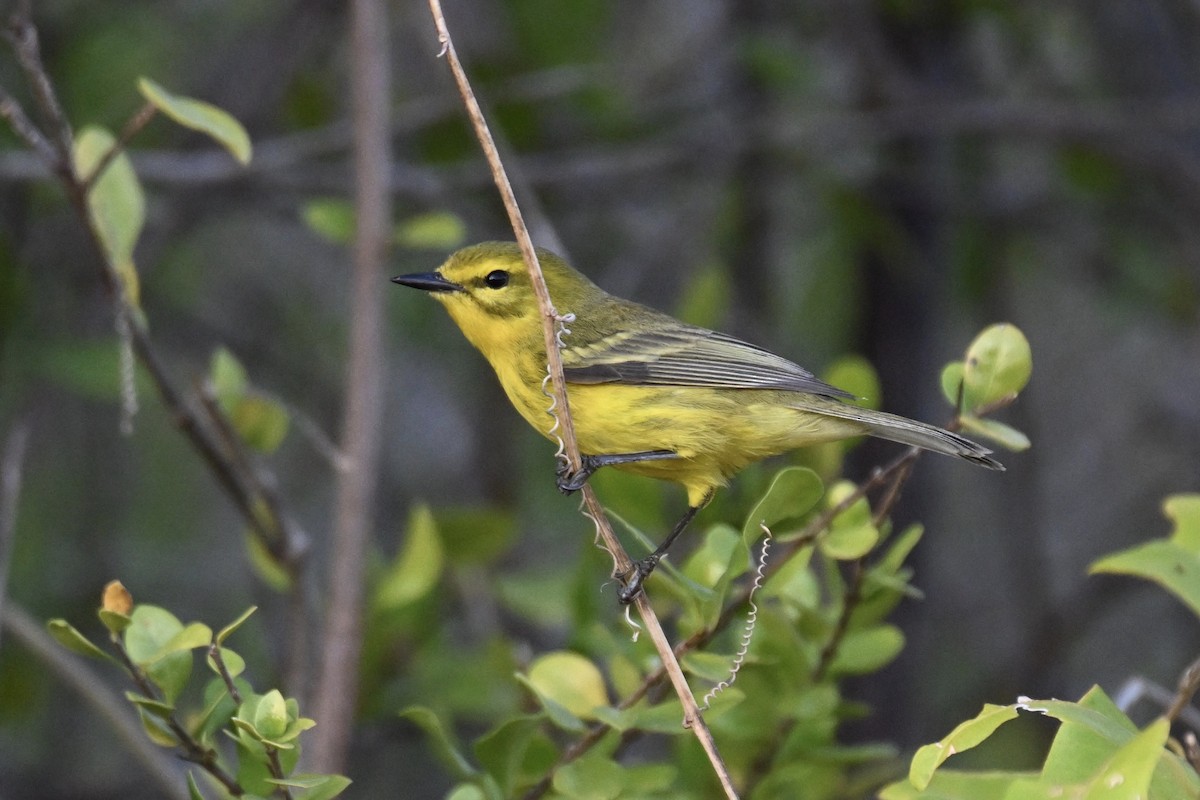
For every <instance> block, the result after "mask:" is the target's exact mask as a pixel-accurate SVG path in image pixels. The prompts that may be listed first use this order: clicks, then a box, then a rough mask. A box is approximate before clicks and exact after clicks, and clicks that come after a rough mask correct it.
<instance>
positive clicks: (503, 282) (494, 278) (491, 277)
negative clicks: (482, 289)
mask: <svg viewBox="0 0 1200 800" xmlns="http://www.w3.org/2000/svg"><path fill="white" fill-rule="evenodd" d="M483 282H484V283H485V284H487V286H488V288H490V289H503V288H504V287H505V286H508V272H506V271H505V270H502V269H494V270H492V271H491V272H489V273H488V274H487V276H486V277H484V279H483Z"/></svg>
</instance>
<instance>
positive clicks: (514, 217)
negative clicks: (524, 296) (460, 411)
mask: <svg viewBox="0 0 1200 800" xmlns="http://www.w3.org/2000/svg"><path fill="white" fill-rule="evenodd" d="M429 8H430V11H431V12H432V14H433V19H434V23H435V25H436V27H437V31H438V39H439V41H440V42H441V44H442V53H443V54H444V55H445V56H446V60H447V61H448V63H449V65H450V70H451V72H452V73H453V74H454V80H455V82H456V83H457V84H458V89H459V94H460V95H461V96H462V99H463V103H464V105H465V106H466V110H467V115H468V117H470V119H471V124H472V126H473V127H474V129H475V133H476V136H477V137H478V138H479V143H480V145H481V147H482V148H483V152H484V155H485V156H486V158H487V161H488V166H489V167H490V168H491V171H492V178H493V179H494V181H495V183H496V188H497V189H498V190H499V191H500V196H501V199H502V200H503V201H504V208H505V210H506V211H507V212H508V217H509V222H510V223H511V224H512V228H513V233H514V234H515V235H516V239H517V244H518V246H519V247H520V248H521V255H522V257H523V258H524V260H525V265H526V268H527V269H528V270H529V274H530V279H531V282H532V283H533V288H534V293H535V294H536V295H537V300H538V307H539V309H540V310H541V313H542V333H543V336H544V341H545V347H546V358H547V362H548V364H547V368H548V370H549V373H550V380H551V383H552V384H553V392H554V400H555V413H556V418H557V420H558V425H559V427H558V433H559V435H560V437H561V438H562V441H563V447H564V451H565V455H566V458H567V461H568V464H569V466H570V468H571V469H572V470H578V469H579V467H580V463H581V459H580V453H579V444H578V442H577V441H576V439H575V426H574V423H573V422H572V420H571V411H570V403H569V399H568V397H567V386H566V380H565V379H564V377H563V369H562V356H561V354H560V353H559V350H558V341H557V326H558V322H559V320H560V319H561V318H562V317H561V316H560V315H559V313H558V311H557V310H556V309H555V307H554V303H553V300H552V298H551V297H550V293H549V291H548V290H547V289H546V282H545V279H544V278H543V276H542V269H541V264H540V263H538V257H537V252H536V251H535V250H534V247H533V242H532V241H531V239H530V237H529V230H528V228H527V227H526V226H525V221H524V219H523V217H522V215H521V210H520V207H519V206H518V205H517V200H516V197H515V195H514V194H513V189H512V184H511V183H510V182H509V180H508V176H507V174H506V173H505V170H504V165H503V163H502V162H501V160H500V155H499V152H498V151H497V149H496V144H495V141H494V140H493V138H492V135H491V132H490V131H489V129H488V125H487V121H486V120H485V119H484V118H483V112H482V111H481V109H480V107H479V103H478V101H477V100H476V99H475V94H474V92H473V91H472V90H471V85H470V81H469V80H468V79H467V74H466V71H465V70H464V69H463V66H462V63H461V62H460V61H459V59H458V53H457V52H456V51H455V49H454V42H453V40H452V39H451V37H450V30H449V28H448V27H447V25H446V19H445V16H444V15H443V13H442V7H441V3H440V1H439V0H429ZM583 501H584V505H585V507H586V508H587V511H588V515H589V516H591V517H592V519H593V520H595V522H596V527H597V530H598V531H599V533H600V536H601V538H602V539H603V540H604V543H605V546H606V547H607V548H608V550H609V552H610V553H612V555H613V559H614V560H615V561H616V567H617V569H618V570H621V571H627V570H628V569H629V568H630V567H631V565H632V562H631V560H630V558H629V556H628V555H627V554H626V553H625V550H624V548H623V547H621V543H620V541H619V540H618V539H617V537H616V535H615V534H614V533H613V531H612V526H611V525H610V524H609V523H608V518H607V517H606V516H605V513H604V509H603V508H602V507H601V505H600V501H599V499H598V498H597V497H596V493H595V492H594V491H593V490H592V488H591V486H589V485H586V484H585V485H584V487H583ZM634 602H635V603H636V605H637V609H638V613H639V614H640V615H641V617H642V621H643V624H644V625H645V626H646V631H647V633H648V634H649V635H650V639H651V641H652V642H653V643H654V647H655V649H656V650H657V651H658V653H659V655H660V657H661V658H662V661H663V664H664V666H665V669H666V671H667V674H668V675H669V676H670V678H671V683H672V684H673V685H674V687H675V692H676V694H678V696H679V701H680V704H681V705H682V706H683V710H684V725H685V726H688V727H690V728H691V729H692V732H693V733H694V734H695V736H696V738H697V740H698V741H699V742H700V745H701V747H702V748H703V749H704V751H705V753H706V755H707V756H708V759H709V762H710V763H711V764H712V767H713V771H714V772H715V773H716V775H717V778H718V780H719V781H720V782H721V785H722V787H723V788H724V790H725V793H726V795H727V796H728V797H731V798H736V797H737V792H736V790H735V789H734V787H733V779H732V777H731V776H730V774H729V770H728V769H727V768H726V767H725V763H724V760H723V759H722V758H721V755H720V753H719V752H718V751H717V748H716V743H715V741H714V740H713V737H712V732H711V731H710V730H709V729H708V725H707V724H706V723H705V722H704V718H703V716H702V715H701V713H700V708H699V705H698V704H697V703H696V698H695V697H694V696H693V695H692V691H691V688H690V687H689V686H688V683H687V679H686V678H685V677H684V674H683V669H682V668H681V667H680V666H679V662H678V660H677V659H676V658H675V655H674V653H673V652H672V649H671V644H670V642H669V641H668V640H667V636H666V633H664V631H663V629H662V625H661V624H660V623H659V621H658V617H657V616H656V615H655V613H654V610H653V608H651V606H650V600H649V598H647V597H646V593H645V592H644V591H643V592H639V593H638V595H637V596H636V598H635V601H634Z"/></svg>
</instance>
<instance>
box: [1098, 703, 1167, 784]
mask: <svg viewBox="0 0 1200 800" xmlns="http://www.w3.org/2000/svg"><path fill="white" fill-rule="evenodd" d="M1170 732H1171V723H1170V721H1168V720H1166V719H1164V718H1159V719H1157V720H1155V721H1154V722H1152V723H1151V724H1150V725H1149V726H1147V728H1146V729H1145V730H1144V731H1142V732H1140V733H1139V734H1137V735H1136V736H1134V737H1133V738H1132V739H1131V740H1130V741H1129V742H1128V743H1127V744H1125V745H1124V746H1122V747H1121V748H1120V749H1119V750H1117V752H1116V753H1115V754H1114V755H1113V757H1112V758H1111V759H1110V760H1109V762H1108V763H1107V764H1105V765H1104V769H1102V770H1101V771H1100V772H1099V773H1098V774H1097V775H1096V776H1095V777H1094V778H1092V780H1091V781H1090V782H1089V783H1088V792H1087V797H1088V800H1144V798H1146V797H1148V796H1149V791H1150V779H1151V777H1153V775H1154V770H1155V768H1156V767H1157V766H1158V762H1159V757H1160V756H1161V755H1162V754H1163V746H1164V745H1165V744H1166V742H1167V736H1168V735H1169V734H1170Z"/></svg>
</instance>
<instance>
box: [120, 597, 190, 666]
mask: <svg viewBox="0 0 1200 800" xmlns="http://www.w3.org/2000/svg"><path fill="white" fill-rule="evenodd" d="M130 620H131V624H130V626H129V627H128V628H127V629H126V631H125V649H126V650H127V651H128V653H129V658H130V659H131V660H132V661H133V663H135V664H138V665H139V666H140V665H145V664H148V663H150V662H151V661H154V660H156V659H157V658H159V657H160V656H161V655H162V651H163V647H164V645H166V644H167V643H168V642H170V641H171V640H172V639H173V638H174V637H175V636H177V635H178V634H179V633H180V631H182V630H183V623H181V622H180V621H179V619H178V618H177V617H176V616H175V615H174V614H172V613H171V612H170V611H167V610H166V609H165V608H160V607H158V606H152V605H147V604H144V603H143V604H142V605H139V606H137V607H136V608H134V609H133V613H132V614H131V615H130Z"/></svg>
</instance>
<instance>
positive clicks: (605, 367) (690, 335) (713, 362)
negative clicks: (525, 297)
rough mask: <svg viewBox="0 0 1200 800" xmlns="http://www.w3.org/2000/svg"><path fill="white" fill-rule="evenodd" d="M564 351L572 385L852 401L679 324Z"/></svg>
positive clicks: (740, 345) (802, 374) (800, 371)
mask: <svg viewBox="0 0 1200 800" xmlns="http://www.w3.org/2000/svg"><path fill="white" fill-rule="evenodd" d="M566 343H567V345H568V346H567V347H566V348H564V349H563V353H562V355H563V373H564V376H565V377H566V379H567V381H568V382H570V383H623V384H632V385H639V386H705V387H709V388H728V389H787V390H790V391H793V392H807V393H809V394H818V395H822V396H825V397H836V398H850V397H852V395H850V394H849V393H847V392H844V391H842V390H841V389H838V388H837V387H835V386H830V385H829V384H828V383H825V382H824V381H822V380H820V379H818V378H817V377H815V376H814V375H813V374H812V373H811V372H809V371H808V370H806V369H804V368H803V367H801V366H799V365H798V364H794V363H792V362H791V361H788V360H787V359H786V358H781V357H780V356H777V355H775V354H774V353H772V352H770V351H768V350H764V349H762V348H761V347H757V346H755V345H752V344H750V343H748V342H743V341H742V340H741V339H735V338H734V337H732V336H727V335H726V334H723V333H716V332H715V331H710V330H706V329H704V328H696V327H692V326H689V325H684V324H682V323H676V324H675V325H673V326H670V327H665V328H663V327H660V328H658V329H655V330H652V331H645V332H631V331H621V332H618V333H615V334H612V335H610V336H607V337H604V338H603V339H600V340H599V341H597V342H594V343H592V344H589V345H587V346H585V347H578V348H572V347H571V346H570V344H571V341H570V338H569V337H568V338H567V342H566Z"/></svg>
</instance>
